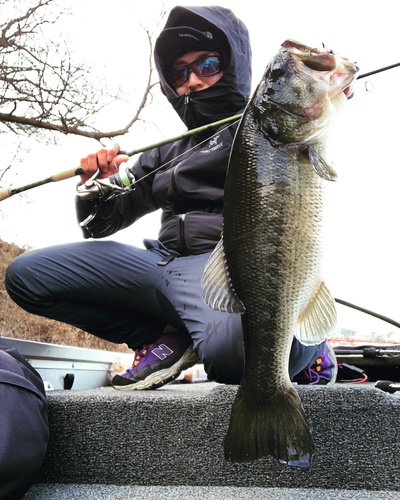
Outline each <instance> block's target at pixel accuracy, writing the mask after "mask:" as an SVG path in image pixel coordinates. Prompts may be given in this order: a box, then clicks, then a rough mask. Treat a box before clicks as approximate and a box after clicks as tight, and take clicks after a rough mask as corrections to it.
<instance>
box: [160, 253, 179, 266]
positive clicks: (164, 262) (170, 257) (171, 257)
mask: <svg viewBox="0 0 400 500" xmlns="http://www.w3.org/2000/svg"><path fill="white" fill-rule="evenodd" d="M175 257H176V256H175V255H166V256H165V257H164V258H163V259H162V260H160V262H157V265H158V266H166V265H167V264H169V263H170V262H171V261H172V260H174V259H175Z"/></svg>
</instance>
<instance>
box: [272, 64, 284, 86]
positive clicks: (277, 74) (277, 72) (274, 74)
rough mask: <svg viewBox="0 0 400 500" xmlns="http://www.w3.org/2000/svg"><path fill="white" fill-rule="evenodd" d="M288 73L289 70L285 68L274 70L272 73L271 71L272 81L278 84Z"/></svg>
mask: <svg viewBox="0 0 400 500" xmlns="http://www.w3.org/2000/svg"><path fill="white" fill-rule="evenodd" d="M286 73H287V69H286V68H284V67H282V66H281V67H279V68H274V69H273V70H272V71H271V80H273V81H274V82H276V81H277V80H278V79H279V78H281V77H282V76H284V75H285V74H286Z"/></svg>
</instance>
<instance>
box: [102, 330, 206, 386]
mask: <svg viewBox="0 0 400 500" xmlns="http://www.w3.org/2000/svg"><path fill="white" fill-rule="evenodd" d="M198 362H199V357H198V356H197V354H195V352H194V351H193V343H192V340H191V338H190V336H189V335H185V334H182V332H176V333H173V334H167V335H162V336H161V337H159V338H158V339H157V340H156V341H155V342H154V344H149V345H146V346H143V347H142V349H138V350H137V351H136V352H135V360H134V362H133V366H132V368H129V370H127V371H126V372H125V373H123V374H122V375H115V377H114V378H113V379H112V381H111V384H112V385H113V387H114V388H115V389H118V390H122V391H141V390H144V389H158V388H159V387H161V386H163V385H165V384H168V382H172V380H174V379H175V378H176V377H178V376H179V375H180V373H181V372H182V371H183V370H186V369H187V368H190V367H191V366H193V365H195V364H196V363H198Z"/></svg>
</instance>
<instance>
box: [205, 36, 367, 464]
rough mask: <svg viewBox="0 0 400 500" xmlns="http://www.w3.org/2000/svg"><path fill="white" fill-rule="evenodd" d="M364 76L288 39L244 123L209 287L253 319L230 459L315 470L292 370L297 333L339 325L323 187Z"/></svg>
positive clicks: (314, 340)
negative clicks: (339, 115) (342, 115)
mask: <svg viewBox="0 0 400 500" xmlns="http://www.w3.org/2000/svg"><path fill="white" fill-rule="evenodd" d="M357 71H358V68H357V66H355V65H354V64H353V63H351V62H349V61H348V60H347V59H346V58H343V57H340V56H338V55H335V54H334V53H333V52H331V51H328V50H326V49H325V48H324V49H322V50H316V49H313V48H311V47H307V46H305V45H302V44H300V43H298V42H295V41H293V40H286V41H285V42H284V43H283V44H282V46H281V47H280V50H279V52H278V53H277V55H276V56H275V57H274V58H273V59H272V60H271V62H270V63H269V65H268V66H267V68H266V71H265V74H264V76H263V78H262V80H261V82H260V84H259V85H258V88H257V89H256V91H255V93H254V95H253V96H252V98H251V100H250V102H249V104H248V106H247V108H246V110H245V113H244V115H243V117H242V120H241V123H240V125H239V128H238V131H237V134H236V137H235V141H234V145H233V148H232V152H231V157H230V161H229V167H228V173H227V178H226V184H225V199H224V226H223V234H222V238H221V241H220V242H219V244H218V245H217V247H216V248H215V250H214V252H213V254H212V255H211V257H210V259H209V261H208V263H207V265H206V268H205V271H204V275H203V279H202V287H203V297H204V300H205V301H206V303H207V304H208V305H209V306H211V307H213V308H215V309H218V310H221V311H226V312H233V313H239V314H242V315H243V316H242V324H243V334H244V348H245V366H244V373H243V378H242V381H241V384H240V387H239V390H238V393H237V396H236V399H235V402H234V405H233V409H232V415H231V421H230V426H229V430H228V433H227V436H226V439H225V457H226V458H227V459H228V460H231V461H237V462H244V461H252V460H255V459H258V458H261V457H263V456H267V455H272V456H274V457H275V458H276V459H278V460H279V461H281V462H284V463H288V464H290V465H295V466H300V467H308V466H309V465H310V460H311V457H312V454H313V451H314V445H313V440H312V437H311V434H310V431H309V427H308V424H307V420H306V417H305V414H304V411H303V408H302V406H301V402H300V399H299V397H298V395H297V393H296V391H295V390H294V388H293V386H292V384H291V381H290V378H289V374H288V363H289V354H290V348H291V344H292V341H293V336H294V335H296V337H297V338H298V339H299V340H300V341H301V342H303V343H309V344H319V343H321V342H322V341H323V340H324V339H325V338H326V337H327V335H328V333H329V332H330V331H331V330H332V328H334V325H335V321H336V309H335V303H334V299H333V298H332V296H331V294H330V292H329V290H328V288H327V287H326V285H325V284H324V282H323V280H322V276H321V259H322V235H321V230H322V212H323V190H324V185H326V184H327V182H326V181H327V180H330V181H332V180H335V179H336V173H335V171H334V169H333V168H332V166H331V165H330V164H329V163H328V161H327V159H326V158H325V139H326V137H327V131H328V129H329V125H330V123H331V121H332V118H333V116H334V115H335V114H336V113H335V111H336V109H337V108H338V107H339V106H340V104H342V103H343V102H345V101H346V95H345V94H347V96H348V97H349V94H350V92H351V87H350V85H351V83H352V81H353V80H354V79H355V76H356V74H357Z"/></svg>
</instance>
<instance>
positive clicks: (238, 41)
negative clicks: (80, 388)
mask: <svg viewBox="0 0 400 500" xmlns="http://www.w3.org/2000/svg"><path fill="white" fill-rule="evenodd" d="M154 55H155V62H156V67H157V71H158V73H159V76H160V82H161V89H162V92H163V93H164V95H165V96H166V98H167V99H168V101H169V103H170V104H171V105H172V107H173V109H174V110H175V111H176V112H177V113H178V115H179V116H180V117H181V119H182V121H183V122H184V124H185V125H186V126H187V127H188V128H189V129H192V128H193V127H201V126H203V125H206V124H208V123H210V122H215V121H218V120H224V119H225V118H228V117H231V116H232V115H236V114H239V113H242V112H243V111H244V109H245V107H246V104H247V102H248V99H249V95H250V89H251V48H250V43H249V34H248V31H247V29H246V27H245V26H244V25H243V23H242V22H241V21H240V20H239V19H238V18H236V16H235V15H234V14H233V13H232V12H231V11H230V10H227V9H224V8H222V7H175V8H174V9H172V11H171V13H170V15H169V17H168V20H167V23H166V26H165V28H164V30H163V31H162V32H161V35H160V37H159V38H158V40H157V43H156V46H155V54H154ZM236 128H237V125H233V126H232V127H229V128H227V127H226V126H225V125H221V127H219V128H217V129H216V130H213V131H207V130H206V131H204V132H201V133H198V134H195V135H190V136H189V137H185V138H183V139H181V140H179V141H176V142H173V143H171V144H164V145H161V146H159V147H155V148H153V149H151V150H149V151H146V152H144V153H143V154H142V155H141V156H140V157H139V158H138V160H137V161H136V163H135V164H134V166H133V167H132V168H131V169H130V172H131V174H132V175H133V176H134V177H135V179H136V180H137V182H136V187H135V189H134V190H124V191H123V192H122V193H121V194H119V195H117V196H111V197H107V196H103V197H102V196H97V197H96V196H95V197H93V196H86V194H87V191H85V190H84V189H83V190H82V189H81V190H80V191H79V192H78V195H79V196H78V197H77V202H76V206H77V216H78V221H79V222H80V223H81V224H82V230H83V237H84V238H85V239H86V240H87V241H83V242H78V243H73V244H68V245H59V246H54V247H50V248H45V249H40V250H35V251H30V252H26V253H24V254H23V255H21V256H20V257H18V258H17V259H15V260H14V261H13V262H12V263H11V265H10V267H9V269H8V272H7V277H6V286H7V290H8V292H9V294H10V296H11V297H12V298H13V299H14V300H15V301H16V302H17V303H18V304H19V305H20V306H21V307H23V308H24V309H26V310H27V311H29V312H31V313H33V314H38V315H41V316H46V317H49V318H53V319H56V320H59V321H63V322H65V323H68V324H72V325H74V326H76V327H78V328H80V329H82V330H84V331H86V332H89V333H91V334H93V335H97V336H98V337H101V338H104V339H107V340H109V341H111V342H115V343H126V344H127V345H128V346H129V347H130V348H131V349H132V350H134V351H136V354H135V361H134V364H133V366H132V368H130V369H129V370H128V371H127V372H126V373H124V374H123V375H122V376H119V375H117V376H115V378H114V379H113V381H112V383H113V386H114V387H115V388H116V389H119V390H140V389H155V388H157V387H160V386H162V385H164V384H166V383H168V382H170V381H171V380H173V379H174V378H176V377H177V376H178V375H179V374H180V372H181V371H182V370H183V369H185V368H186V367H188V366H190V365H193V364H195V363H197V362H198V361H199V360H200V361H201V362H202V363H203V364H204V367H205V370H206V372H207V374H208V378H209V379H210V380H216V381H217V382H222V383H227V384H239V383H240V380H241V377H242V371H243V334H242V326H241V320H240V316H239V315H235V314H229V313H224V312H220V311H215V310H213V309H211V308H209V307H208V306H207V305H206V304H205V303H204V301H203V299H202V294H201V285H200V281H201V276H202V273H203V269H204V266H205V264H206V262H207V260H208V258H209V256H210V255H211V252H212V251H213V249H214V248H215V246H216V244H217V242H218V241H219V239H220V235H221V230H222V221H223V215H222V211H223V197H224V184H225V177H226V171H227V165H228V158H229V154H230V151H231V147H232V143H233V137H234V134H235V130H236ZM211 135H213V138H212V141H205V139H208V138H210V136H211ZM204 141H205V142H204ZM194 146H196V147H195V148H194ZM118 152H119V147H118V146H115V147H114V148H112V149H110V150H105V149H102V150H100V151H98V152H97V153H93V154H89V155H88V156H86V157H85V158H83V159H82V161H81V168H82V170H83V172H84V175H82V183H85V182H86V181H87V180H88V179H89V178H90V177H92V176H93V175H94V174H95V173H96V171H97V169H99V170H100V172H99V175H98V179H99V180H100V181H101V180H107V179H108V178H109V176H111V175H114V174H115V173H116V167H117V168H119V167H120V165H121V163H122V162H124V161H126V160H127V158H128V157H127V156H126V155H118ZM183 152H187V153H186V154H185V155H183V156H182V155H181V153H183ZM167 162H168V167H166V168H161V169H160V166H162V165H165V164H166V163H167ZM148 174H154V175H148ZM139 181H140V182H139ZM99 194H101V193H99ZM160 208H161V209H162V218H161V229H160V232H159V236H158V239H157V240H144V247H145V248H136V247H134V246H132V245H124V244H121V243H117V242H114V241H112V240H109V239H108V240H103V241H102V238H104V237H110V236H112V235H113V234H115V233H116V232H117V231H120V230H123V229H126V228H128V227H129V226H131V225H132V224H134V222H135V221H137V220H138V219H139V218H141V217H142V216H144V215H146V214H148V213H150V212H153V211H155V210H157V209H160ZM131 230H134V227H133V228H131ZM317 359H319V360H320V361H319V362H320V367H319V368H320V371H319V374H320V381H323V382H324V383H332V382H334V379H335V361H334V355H333V354H332V353H331V354H330V353H329V352H328V349H327V347H326V344H325V343H322V344H320V345H317V346H303V345H301V344H300V343H299V342H298V341H297V340H295V341H294V342H293V346H292V350H291V355H290V363H289V370H290V375H291V376H294V375H295V374H297V373H299V372H301V371H302V370H303V369H305V368H308V367H310V366H311V365H313V363H314V362H315V360H317Z"/></svg>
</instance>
